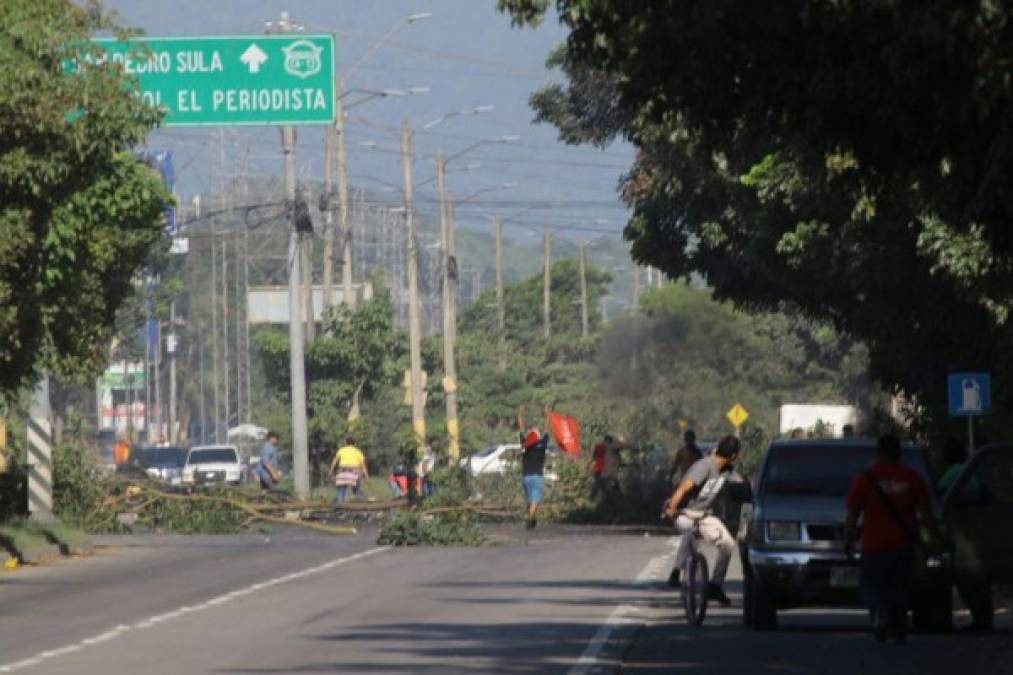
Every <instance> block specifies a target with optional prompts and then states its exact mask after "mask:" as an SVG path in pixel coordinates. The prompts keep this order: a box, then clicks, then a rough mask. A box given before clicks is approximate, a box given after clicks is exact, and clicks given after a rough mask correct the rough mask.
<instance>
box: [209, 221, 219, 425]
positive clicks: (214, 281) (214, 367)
mask: <svg viewBox="0 0 1013 675" xmlns="http://www.w3.org/2000/svg"><path fill="white" fill-rule="evenodd" d="M211 405H212V407H211V427H212V428H211V441H212V442H213V443H216V442H218V414H219V411H220V410H221V406H220V405H219V401H218V246H217V244H216V243H215V220H214V219H212V221H211Z"/></svg>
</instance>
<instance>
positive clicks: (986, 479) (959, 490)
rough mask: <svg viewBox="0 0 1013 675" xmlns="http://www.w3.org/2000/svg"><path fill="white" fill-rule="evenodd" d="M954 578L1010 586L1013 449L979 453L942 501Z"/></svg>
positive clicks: (987, 448)
mask: <svg viewBox="0 0 1013 675" xmlns="http://www.w3.org/2000/svg"><path fill="white" fill-rule="evenodd" d="M943 508H944V513H945V514H946V525H947V528H948V530H949V532H950V535H951V536H952V539H953V544H954V570H955V572H956V574H957V575H958V577H963V578H965V579H971V580H974V582H975V583H976V584H980V585H983V586H985V587H986V591H987V587H988V586H993V585H996V584H1003V585H1006V584H1013V445H1010V444H1002V445H988V446H985V447H983V448H981V449H979V450H977V451H976V452H975V453H974V454H973V455H972V456H971V459H970V460H969V461H968V463H967V465H966V466H965V467H964V469H963V470H962V471H961V472H960V475H959V476H958V477H957V480H956V481H955V482H954V483H953V487H951V488H950V490H949V491H948V492H947V493H946V495H945V496H944V497H943Z"/></svg>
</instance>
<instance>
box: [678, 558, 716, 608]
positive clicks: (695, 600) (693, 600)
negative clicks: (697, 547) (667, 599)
mask: <svg viewBox="0 0 1013 675" xmlns="http://www.w3.org/2000/svg"><path fill="white" fill-rule="evenodd" d="M684 577H685V578H684V579H683V581H682V603H683V608H684V609H685V610H686V623H688V624H689V625H690V626H699V625H700V624H702V623H703V620H704V617H705V616H707V599H708V598H707V586H708V582H709V581H710V575H709V573H708V571H707V559H706V558H704V557H703V555H701V554H700V553H699V552H697V551H694V552H693V553H692V554H691V555H690V557H689V560H688V561H687V562H686V571H685V574H684Z"/></svg>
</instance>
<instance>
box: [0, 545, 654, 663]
mask: <svg viewBox="0 0 1013 675" xmlns="http://www.w3.org/2000/svg"><path fill="white" fill-rule="evenodd" d="M510 534H511V536H513V537H515V538H514V540H513V541H510V542H508V543H506V544H504V545H500V546H487V547H482V548H474V549H454V548H432V549H384V548H381V547H377V546H375V545H374V544H373V539H374V537H372V536H358V537H352V538H328V537H323V536H317V535H312V534H310V535H303V534H291V533H289V534H284V535H275V536H273V537H272V538H271V540H270V541H265V540H264V537H252V536H251V537H195V538H186V537H141V538H128V539H124V540H117V541H115V542H114V543H116V544H117V546H116V547H114V548H112V549H109V550H107V551H104V552H102V553H101V554H99V555H97V556H95V557H92V558H88V559H83V560H77V561H69V562H66V563H62V564H60V565H57V566H55V567H52V568H40V569H27V570H22V571H19V572H15V573H8V574H0V607H2V608H3V609H2V613H0V673H2V672H18V673H20V672H25V673H30V672H38V673H79V674H80V673H83V674H89V673H102V674H103V675H108V674H109V673H141V672H143V673H300V672H303V673H305V672H310V673H317V672H363V673H380V672H423V673H426V672H428V673H451V672H473V673H496V672H503V673H553V672H558V673H567V672H571V671H573V670H574V669H575V667H576V670H577V672H580V671H581V670H582V669H583V670H585V671H590V670H593V668H594V666H596V665H597V664H598V663H599V662H606V661H607V662H611V663H618V661H619V659H620V657H621V656H622V650H623V649H625V647H626V646H627V645H628V644H629V639H630V638H631V637H632V630H633V629H634V628H635V624H632V623H629V624H627V623H626V622H625V621H622V620H620V621H616V620H615V616H616V614H615V613H616V608H617V607H633V606H636V605H641V604H643V605H644V606H647V605H648V604H649V603H650V601H651V597H652V596H653V595H655V594H656V593H657V592H658V591H657V590H655V589H654V588H652V587H651V579H653V578H661V577H663V576H665V575H667V573H668V563H667V561H666V557H670V555H671V552H672V546H671V541H670V540H669V538H668V537H663V536H654V537H645V536H643V534H641V533H623V532H615V531H613V532H610V533H607V534H599V533H597V531H592V530H584V529H580V528H550V529H539V530H536V531H535V532H534V533H533V534H530V535H529V534H528V533H527V532H525V531H524V530H523V529H520V528H512V530H511V531H510ZM610 617H612V618H613V619H614V620H613V623H612V624H609V620H610ZM603 626H606V627H605V628H603ZM585 666H587V668H585Z"/></svg>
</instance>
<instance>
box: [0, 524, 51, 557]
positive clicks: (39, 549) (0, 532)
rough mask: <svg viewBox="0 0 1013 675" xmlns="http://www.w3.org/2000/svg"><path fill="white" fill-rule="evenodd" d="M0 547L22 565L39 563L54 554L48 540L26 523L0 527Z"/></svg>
mask: <svg viewBox="0 0 1013 675" xmlns="http://www.w3.org/2000/svg"><path fill="white" fill-rule="evenodd" d="M0 547H3V548H4V549H6V550H7V552H8V553H10V554H11V555H12V556H14V557H15V558H17V559H18V561H19V562H22V563H33V562H39V561H40V560H42V559H44V558H46V557H48V556H50V555H52V554H53V553H54V552H56V549H55V548H54V545H53V543H52V542H50V540H49V538H48V537H46V535H45V534H43V533H42V532H39V531H38V530H37V529H35V528H34V527H32V526H30V525H28V524H27V522H26V521H17V522H8V523H5V524H4V525H0Z"/></svg>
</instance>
